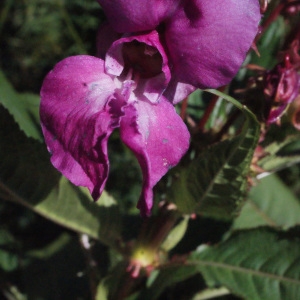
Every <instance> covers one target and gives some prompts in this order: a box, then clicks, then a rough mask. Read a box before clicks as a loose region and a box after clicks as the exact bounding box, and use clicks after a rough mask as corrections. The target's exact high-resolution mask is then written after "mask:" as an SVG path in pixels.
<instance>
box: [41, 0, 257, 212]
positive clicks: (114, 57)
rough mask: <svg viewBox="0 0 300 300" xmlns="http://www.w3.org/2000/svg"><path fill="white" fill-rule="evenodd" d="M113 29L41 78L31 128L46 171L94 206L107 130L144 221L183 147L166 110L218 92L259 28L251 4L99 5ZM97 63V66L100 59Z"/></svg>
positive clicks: (131, 0) (184, 140)
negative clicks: (127, 158)
mask: <svg viewBox="0 0 300 300" xmlns="http://www.w3.org/2000/svg"><path fill="white" fill-rule="evenodd" d="M99 2H100V3H101V5H102V7H103V9H104V11H105V12H106V13H107V16H108V20H109V22H110V25H109V26H108V27H107V28H111V27H110V26H112V27H113V28H114V30H113V31H112V30H110V31H109V30H102V32H100V49H99V53H100V54H102V58H103V59H100V58H96V57H91V56H84V55H83V56H75V57H69V58H67V59H65V60H63V61H61V62H60V63H58V64H57V65H56V66H55V68H54V70H53V71H51V72H50V73H49V74H48V76H47V77H46V79H45V81H44V83H43V87H42V90H41V108H40V114H41V123H42V129H43V133H44V136H45V141H46V144H47V146H48V150H49V151H50V153H51V154H52V156H51V161H52V164H53V165H54V166H55V167H56V168H57V169H58V170H59V171H60V172H61V173H62V174H63V175H65V176H66V177H67V178H68V179H69V180H70V181H71V182H73V183H74V184H75V185H81V186H86V187H87V188H88V189H89V191H90V192H91V194H92V196H93V198H94V199H95V200H96V199H97V198H98V197H99V196H100V195H101V192H102V191H103V189H104V186H105V183H106V180H107V176H108V171H109V161H108V155H107V142H108V138H109V136H110V134H111V133H112V131H113V130H114V129H115V128H119V129H120V136H121V139H122V141H123V142H124V143H125V144H126V145H127V146H128V147H129V148H130V149H131V150H132V151H133V153H134V154H135V156H136V157H137V159H138V161H139V164H140V166H141V169H142V173H143V187H142V192H141V196H140V199H139V203H138V207H139V208H140V210H141V214H142V215H144V216H148V215H149V214H150V211H151V208H152V204H153V203H152V202H153V191H152V189H153V187H154V185H155V184H156V183H157V182H158V180H160V179H161V177H162V176H163V175H164V174H166V172H167V171H168V170H169V169H170V168H171V167H172V166H174V165H176V164H177V163H178V162H179V160H180V159H181V157H182V156H183V155H184V153H185V152H186V150H187V149H188V146H189V132H188V130H187V128H186V126H185V124H184V123H183V121H182V120H181V119H180V117H179V116H178V115H177V114H176V111H175V109H174V107H173V104H175V103H177V102H179V101H181V100H182V99H183V98H184V97H185V96H187V95H188V94H189V93H191V92H192V91H193V90H194V89H195V88H197V87H199V88H204V87H205V88H206V87H217V86H220V85H224V84H226V83H228V82H229V81H230V80H231V79H232V77H233V76H234V75H235V73H236V72H237V70H238V69H239V67H240V65H241V64H242V62H243V60H244V58H245V56H246V53H247V51H248V49H249V47H250V46H251V43H252V40H253V39H254V37H255V35H256V33H257V27H258V22H259V19H260V13H259V5H258V1H257V0H227V1H223V0H222V1H221V0H215V1H210V0H202V1H200V0H198V1H197V0H190V1H187V0H182V1H181V0H177V1H176V0H138V1H137V0H119V1H117V0H115V1H113V0H99ZM104 55H105V60H104Z"/></svg>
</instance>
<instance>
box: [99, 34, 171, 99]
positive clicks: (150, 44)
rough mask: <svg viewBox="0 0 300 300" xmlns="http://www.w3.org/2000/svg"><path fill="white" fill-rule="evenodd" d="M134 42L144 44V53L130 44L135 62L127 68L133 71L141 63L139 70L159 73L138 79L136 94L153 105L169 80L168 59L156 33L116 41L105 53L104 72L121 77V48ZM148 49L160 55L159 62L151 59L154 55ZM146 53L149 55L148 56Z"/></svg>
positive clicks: (122, 58)
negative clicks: (141, 95)
mask: <svg viewBox="0 0 300 300" xmlns="http://www.w3.org/2000/svg"><path fill="white" fill-rule="evenodd" d="M134 41H137V42H138V44H139V45H140V44H144V47H143V48H142V49H143V51H144V52H143V51H141V49H140V47H139V46H135V44H132V46H131V48H130V51H131V55H132V56H133V59H135V60H136V61H137V62H136V63H132V66H128V67H131V68H132V69H133V70H134V67H135V66H136V65H139V63H141V64H143V65H142V66H141V67H140V66H138V68H139V69H145V71H150V73H151V72H153V73H154V74H156V73H155V72H156V70H155V69H157V67H158V72H159V73H158V74H157V75H153V76H150V77H148V78H143V77H142V76H141V77H140V78H139V79H138V90H137V93H138V94H143V95H144V96H146V97H147V99H148V100H149V101H151V102H153V103H154V102H157V101H158V99H159V97H160V96H161V94H162V93H163V92H164V90H165V89H166V87H167V85H168V83H169V81H170V79H171V73H170V69H169V66H168V57H167V55H166V53H165V50H164V48H163V46H162V44H161V43H160V40H159V35H158V33H157V31H155V30H154V31H151V32H149V33H144V34H141V35H131V36H126V37H123V38H121V39H118V40H116V41H115V42H114V43H113V44H112V46H111V47H110V48H109V50H108V52H107V55H106V58H105V71H106V73H108V74H110V75H114V76H120V75H121V73H122V72H123V70H124V68H125V62H124V52H123V47H124V45H125V44H126V43H131V42H134ZM148 49H151V51H155V52H157V54H159V55H160V61H159V62H157V61H156V60H153V59H151V58H152V57H154V55H153V54H152V53H151V52H150V51H149V50H148ZM147 51H148V52H150V53H149V54H148V53H147ZM152 69H154V70H155V71H153V70H152ZM137 73H138V71H137Z"/></svg>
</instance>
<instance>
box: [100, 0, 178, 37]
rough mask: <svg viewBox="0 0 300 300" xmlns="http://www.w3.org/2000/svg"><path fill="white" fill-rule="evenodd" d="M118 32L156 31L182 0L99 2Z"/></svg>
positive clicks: (115, 0) (108, 0)
mask: <svg viewBox="0 0 300 300" xmlns="http://www.w3.org/2000/svg"><path fill="white" fill-rule="evenodd" d="M98 2H99V3H100V5H101V7H102V8H103V10H104V12H105V14H106V16H107V18H108V20H109V22H110V23H111V25H112V26H113V27H114V29H115V30H116V31H117V32H122V33H125V32H137V31H145V30H153V29H155V28H156V27H157V26H158V25H159V24H160V23H161V22H162V21H163V20H165V19H166V18H168V17H170V16H171V15H172V13H173V12H174V11H175V10H176V7H177V5H178V3H179V2H180V0H138V1H137V0H98Z"/></svg>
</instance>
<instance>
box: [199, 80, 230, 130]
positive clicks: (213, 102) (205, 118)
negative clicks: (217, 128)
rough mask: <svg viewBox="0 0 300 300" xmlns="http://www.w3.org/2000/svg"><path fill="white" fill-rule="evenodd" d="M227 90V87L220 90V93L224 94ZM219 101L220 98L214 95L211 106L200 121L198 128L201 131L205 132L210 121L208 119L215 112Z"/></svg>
mask: <svg viewBox="0 0 300 300" xmlns="http://www.w3.org/2000/svg"><path fill="white" fill-rule="evenodd" d="M225 88H226V85H224V86H222V87H220V88H218V91H220V92H224V90H225ZM218 99H219V96H216V95H213V97H212V99H211V100H210V102H209V105H208V107H207V108H206V110H205V112H204V115H203V116H202V118H201V120H200V121H199V125H198V128H199V129H200V130H201V131H204V126H205V124H206V122H207V121H208V119H209V117H210V114H211V113H212V111H213V110H214V108H215V105H216V103H217V101H218Z"/></svg>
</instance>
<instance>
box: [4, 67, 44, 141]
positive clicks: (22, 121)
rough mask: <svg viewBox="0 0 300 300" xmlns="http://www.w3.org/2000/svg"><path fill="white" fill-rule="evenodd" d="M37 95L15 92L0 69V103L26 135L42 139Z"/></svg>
mask: <svg viewBox="0 0 300 300" xmlns="http://www.w3.org/2000/svg"><path fill="white" fill-rule="evenodd" d="M39 103H40V98H39V96H38V95H34V94H29V93H22V94H20V93H17V92H16V91H15V90H14V89H13V87H12V86H11V84H10V83H9V81H8V80H7V79H6V78H5V76H4V74H3V72H1V70H0V105H1V104H2V105H3V106H4V107H5V108H6V109H7V110H8V111H9V112H10V113H11V114H12V115H13V117H14V119H15V121H16V122H17V123H18V125H19V126H20V128H21V130H23V131H24V132H25V134H26V135H27V136H28V137H33V138H35V139H38V140H42V135H41V130H40V125H39Z"/></svg>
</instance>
